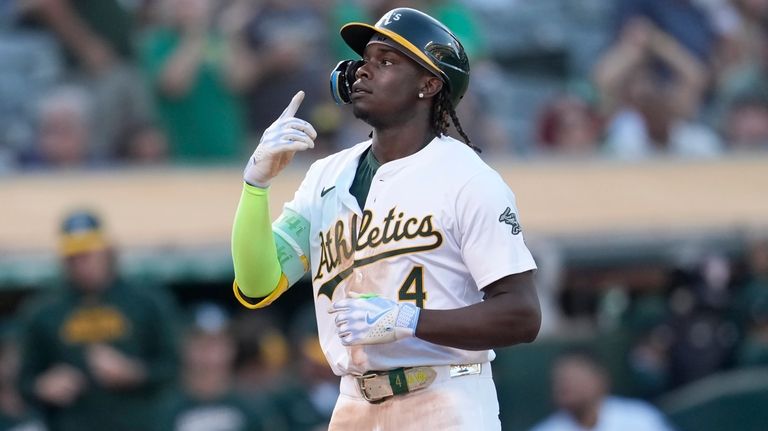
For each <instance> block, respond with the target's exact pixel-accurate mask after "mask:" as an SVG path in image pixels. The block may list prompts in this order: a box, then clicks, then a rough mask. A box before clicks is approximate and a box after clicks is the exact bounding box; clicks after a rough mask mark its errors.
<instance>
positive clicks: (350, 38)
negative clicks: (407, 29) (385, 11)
mask: <svg viewBox="0 0 768 431" xmlns="http://www.w3.org/2000/svg"><path fill="white" fill-rule="evenodd" d="M340 33H341V38H342V39H344V42H346V43H347V45H349V47H350V48H352V50H353V51H355V52H356V53H358V54H359V55H360V57H363V54H364V53H365V47H366V46H367V45H368V42H369V41H370V40H371V37H373V35H375V34H380V35H382V36H386V37H388V38H389V39H391V40H392V41H394V42H395V43H396V44H397V45H398V47H399V48H401V49H400V51H402V52H403V54H405V55H407V56H408V57H409V58H410V59H412V60H413V61H415V62H416V63H418V64H419V65H421V66H422V67H424V68H426V69H427V70H429V71H430V72H432V73H433V74H435V75H437V76H439V77H440V78H441V79H442V80H443V82H446V78H445V76H444V74H443V73H442V72H441V71H440V68H439V67H437V65H435V63H434V62H433V61H432V60H431V59H430V58H429V57H427V56H426V55H425V54H424V52H422V51H421V50H420V49H418V48H417V47H416V46H414V45H413V44H412V43H411V42H409V41H408V40H407V39H406V38H404V37H403V36H401V35H399V34H397V33H395V32H394V31H392V30H388V29H386V28H380V27H375V26H372V25H370V24H365V23H362V22H351V23H349V24H345V25H344V26H343V27H341V31H340Z"/></svg>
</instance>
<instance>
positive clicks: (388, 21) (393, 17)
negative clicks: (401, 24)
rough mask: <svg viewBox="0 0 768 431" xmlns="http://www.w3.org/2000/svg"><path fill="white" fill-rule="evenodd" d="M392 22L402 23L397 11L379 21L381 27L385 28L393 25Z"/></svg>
mask: <svg viewBox="0 0 768 431" xmlns="http://www.w3.org/2000/svg"><path fill="white" fill-rule="evenodd" d="M392 21H400V14H399V13H395V11H389V13H387V14H386V15H384V16H383V17H381V19H380V20H379V26H381V27H383V26H387V25H390V24H392Z"/></svg>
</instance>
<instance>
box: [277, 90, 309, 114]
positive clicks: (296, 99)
mask: <svg viewBox="0 0 768 431" xmlns="http://www.w3.org/2000/svg"><path fill="white" fill-rule="evenodd" d="M303 100H304V92H303V91H301V90H300V91H299V92H298V93H296V95H295V96H293V99H291V103H289V104H288V107H287V108H285V110H284V111H283V113H282V114H280V118H290V117H294V116H296V111H298V110H299V106H301V102H302V101H303Z"/></svg>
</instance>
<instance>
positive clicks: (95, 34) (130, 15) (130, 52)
mask: <svg viewBox="0 0 768 431" xmlns="http://www.w3.org/2000/svg"><path fill="white" fill-rule="evenodd" d="M26 3H27V7H25V13H26V14H27V20H26V21H27V27H33V28H36V29H45V30H48V31H49V32H50V33H51V34H53V35H55V36H56V37H57V39H58V41H59V42H60V45H61V46H62V47H63V48H64V52H65V56H66V60H67V63H68V65H69V67H70V68H69V73H68V74H67V76H65V77H64V79H65V80H66V81H67V82H70V83H76V84H78V85H82V86H83V87H85V88H86V89H87V90H88V91H89V92H90V93H91V98H92V100H93V105H94V111H95V112H98V113H99V121H98V122H94V123H93V125H92V126H91V131H92V132H91V134H92V139H91V147H90V150H89V152H90V153H91V154H93V156H94V158H95V159H97V160H100V161H109V160H112V158H113V157H114V156H115V153H116V152H117V146H118V145H119V142H120V140H121V139H122V138H123V134H124V133H125V132H126V130H127V128H128V127H130V126H131V125H133V124H137V123H140V122H144V121H147V120H148V119H149V117H150V115H151V102H150V100H149V97H148V95H147V92H146V89H145V88H144V86H143V84H142V80H141V77H140V75H139V74H138V73H137V70H136V68H135V65H134V64H133V63H134V61H135V59H134V49H133V45H134V40H133V39H134V17H135V15H136V13H138V7H140V6H141V5H143V4H144V2H123V1H119V0H40V1H31V2H26Z"/></svg>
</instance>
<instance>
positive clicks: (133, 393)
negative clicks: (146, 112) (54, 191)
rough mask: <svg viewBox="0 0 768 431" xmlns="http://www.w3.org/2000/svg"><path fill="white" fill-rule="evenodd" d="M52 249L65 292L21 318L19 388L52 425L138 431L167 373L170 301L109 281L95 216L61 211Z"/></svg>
mask: <svg viewBox="0 0 768 431" xmlns="http://www.w3.org/2000/svg"><path fill="white" fill-rule="evenodd" d="M60 247H61V254H62V256H63V264H64V268H65V270H66V278H67V280H66V288H64V289H61V290H59V291H56V292H53V293H52V294H51V295H50V297H48V298H45V299H40V300H37V301H34V302H33V303H32V304H30V307H29V309H28V310H26V311H27V312H26V313H25V318H24V320H23V322H22V330H21V357H22V361H21V364H22V365H21V372H20V378H19V384H20V390H21V393H22V395H23V396H25V397H26V398H27V399H28V400H29V401H30V402H32V403H33V404H34V405H36V406H37V407H39V408H40V410H41V411H42V412H43V414H44V416H45V417H46V420H47V422H48V426H49V427H50V429H51V430H52V431H85V430H109V431H134V430H136V431H138V430H146V429H148V428H149V427H150V426H151V424H152V423H153V422H154V418H155V415H154V408H155V406H156V404H157V399H158V396H160V395H161V394H162V391H163V390H164V389H165V388H167V387H168V384H169V383H171V381H172V380H173V378H174V374H175V368H176V364H177V353H176V349H175V340H174V334H173V330H172V319H173V317H174V316H173V312H172V307H171V305H170V303H169V302H168V301H167V299H165V298H160V297H158V296H157V295H156V294H155V292H150V291H148V290H147V289H140V288H137V287H135V286H131V285H129V284H127V283H125V282H123V281H120V280H118V278H117V274H116V268H115V256H114V252H113V249H112V248H111V246H110V241H109V240H108V238H107V236H106V234H105V233H104V232H103V230H102V229H101V222H100V220H99V219H98V218H97V217H96V216H95V215H93V214H91V213H88V212H75V213H73V214H71V215H69V216H68V217H67V218H66V219H65V220H64V223H63V225H62V230H61V241H60Z"/></svg>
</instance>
